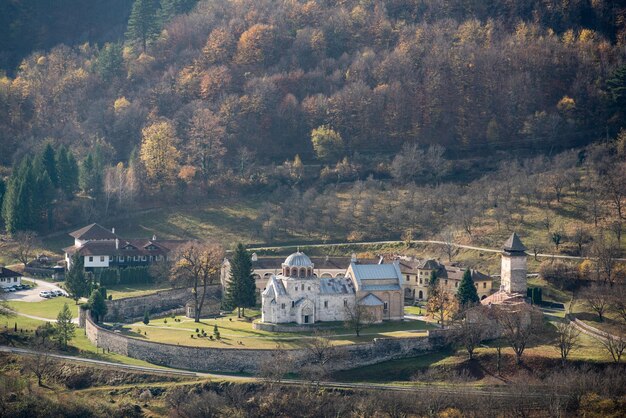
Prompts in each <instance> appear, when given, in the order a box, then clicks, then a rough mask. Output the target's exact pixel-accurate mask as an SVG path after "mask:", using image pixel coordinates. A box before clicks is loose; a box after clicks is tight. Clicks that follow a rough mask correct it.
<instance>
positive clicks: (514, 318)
mask: <svg viewBox="0 0 626 418" xmlns="http://www.w3.org/2000/svg"><path fill="white" fill-rule="evenodd" d="M532 309H533V308H531V307H530V306H528V305H526V304H519V305H518V306H515V307H513V306H508V307H506V308H504V307H503V308H498V311H497V312H496V320H497V322H498V325H499V326H500V327H501V329H502V334H503V335H502V336H503V338H504V340H505V341H506V342H507V344H508V345H509V347H511V348H512V349H513V351H514V352H515V359H516V361H517V364H520V363H521V362H522V355H523V354H524V350H525V349H526V347H527V346H528V344H530V343H531V342H532V341H533V340H534V339H535V338H536V336H537V334H538V331H539V330H538V323H539V321H538V320H537V319H534V320H533V318H532V316H533V311H532Z"/></svg>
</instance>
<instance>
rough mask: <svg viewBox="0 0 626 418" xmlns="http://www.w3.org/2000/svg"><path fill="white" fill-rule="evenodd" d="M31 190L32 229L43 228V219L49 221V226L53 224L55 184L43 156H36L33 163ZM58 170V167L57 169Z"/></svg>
mask: <svg viewBox="0 0 626 418" xmlns="http://www.w3.org/2000/svg"><path fill="white" fill-rule="evenodd" d="M31 170H32V179H33V180H32V183H31V185H30V191H31V218H32V219H31V222H32V223H31V229H33V230H36V229H41V224H42V220H43V219H44V218H45V219H47V221H48V228H49V229H50V228H52V226H53V218H52V216H53V210H52V209H53V206H52V201H53V199H54V186H53V184H52V181H51V180H50V175H49V174H48V170H47V169H46V166H45V162H44V160H43V158H42V157H39V158H35V161H34V162H33V165H32V168H31ZM55 170H56V169H55Z"/></svg>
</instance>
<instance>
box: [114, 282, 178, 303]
mask: <svg viewBox="0 0 626 418" xmlns="http://www.w3.org/2000/svg"><path fill="white" fill-rule="evenodd" d="M105 287H106V289H107V295H111V296H112V297H113V299H123V298H130V297H137V296H144V295H151V294H153V293H156V292H158V291H161V290H169V289H171V288H172V287H171V286H170V285H169V284H168V283H146V284H117V285H112V286H105Z"/></svg>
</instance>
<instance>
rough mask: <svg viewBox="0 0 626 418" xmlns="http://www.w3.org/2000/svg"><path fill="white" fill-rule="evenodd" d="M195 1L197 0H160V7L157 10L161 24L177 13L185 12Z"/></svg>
mask: <svg viewBox="0 0 626 418" xmlns="http://www.w3.org/2000/svg"><path fill="white" fill-rule="evenodd" d="M196 3H197V0H161V9H160V10H159V21H160V23H161V25H165V24H166V23H167V22H169V21H170V20H172V18H173V17H174V16H176V15H178V14H181V13H187V12H188V11H190V10H191V9H192V8H193V6H195V5H196Z"/></svg>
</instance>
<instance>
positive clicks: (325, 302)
mask: <svg viewBox="0 0 626 418" xmlns="http://www.w3.org/2000/svg"><path fill="white" fill-rule="evenodd" d="M324 308H328V301H327V300H325V301H324Z"/></svg>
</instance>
